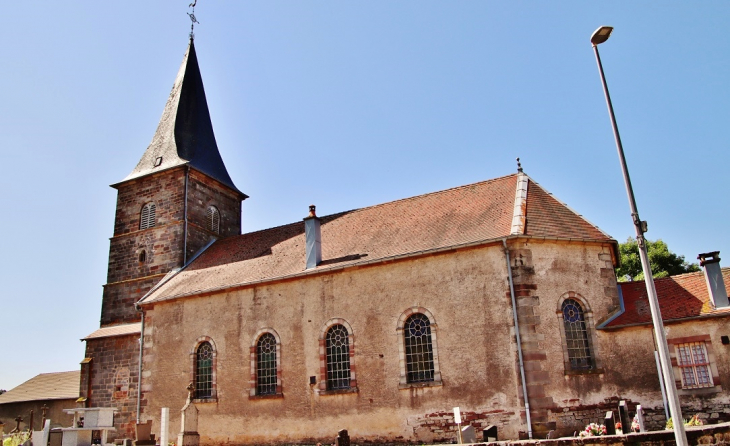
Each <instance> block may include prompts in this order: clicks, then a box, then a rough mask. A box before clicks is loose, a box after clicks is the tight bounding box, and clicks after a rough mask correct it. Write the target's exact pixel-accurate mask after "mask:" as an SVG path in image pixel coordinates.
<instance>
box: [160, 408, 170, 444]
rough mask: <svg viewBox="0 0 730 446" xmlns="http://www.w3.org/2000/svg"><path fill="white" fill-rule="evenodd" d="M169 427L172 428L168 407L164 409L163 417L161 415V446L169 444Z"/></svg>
mask: <svg viewBox="0 0 730 446" xmlns="http://www.w3.org/2000/svg"><path fill="white" fill-rule="evenodd" d="M169 426H170V409H169V408H167V407H163V408H162V415H160V446H167V445H168V443H169V440H168V438H169V436H170V435H169V432H168V431H169Z"/></svg>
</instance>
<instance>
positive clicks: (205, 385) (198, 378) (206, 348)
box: [195, 341, 213, 400]
mask: <svg viewBox="0 0 730 446" xmlns="http://www.w3.org/2000/svg"><path fill="white" fill-rule="evenodd" d="M212 397H213V346H211V345H210V342H207V341H205V342H201V343H200V344H199V345H198V348H197V350H196V352H195V399H200V400H203V399H210V398H212Z"/></svg>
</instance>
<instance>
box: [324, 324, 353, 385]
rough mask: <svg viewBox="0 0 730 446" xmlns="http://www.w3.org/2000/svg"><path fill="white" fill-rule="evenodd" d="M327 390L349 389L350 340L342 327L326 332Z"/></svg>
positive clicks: (331, 328)
mask: <svg viewBox="0 0 730 446" xmlns="http://www.w3.org/2000/svg"><path fill="white" fill-rule="evenodd" d="M325 339H326V348H327V390H337V389H349V388H350V339H349V333H348V332H347V329H346V328H345V326H344V325H341V324H335V325H333V326H331V327H330V329H329V330H327V336H326V338H325Z"/></svg>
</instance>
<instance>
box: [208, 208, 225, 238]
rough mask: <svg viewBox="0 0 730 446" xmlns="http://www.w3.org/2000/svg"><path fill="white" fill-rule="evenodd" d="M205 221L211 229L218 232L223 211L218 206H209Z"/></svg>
mask: <svg viewBox="0 0 730 446" xmlns="http://www.w3.org/2000/svg"><path fill="white" fill-rule="evenodd" d="M205 221H206V225H207V227H208V230H209V231H211V232H215V233H216V234H218V233H219V232H220V227H221V213H220V212H219V211H218V208H217V207H215V206H208V211H207V212H206V215H205Z"/></svg>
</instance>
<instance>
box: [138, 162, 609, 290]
mask: <svg viewBox="0 0 730 446" xmlns="http://www.w3.org/2000/svg"><path fill="white" fill-rule="evenodd" d="M520 184H522V185H525V186H526V195H527V196H526V198H525V197H524V196H523V197H520V194H519V193H517V194H516V191H517V192H519V190H518V185H520ZM520 200H524V205H520V206H518V204H519V203H520ZM517 208H520V209H525V211H526V214H525V218H524V221H525V224H524V225H523V226H519V225H518V226H519V227H520V228H521V229H520V230H519V231H518V232H519V233H515V231H514V229H513V228H514V227H513V225H512V222H513V213H515V212H517V210H516V209H517ZM302 211H303V212H302V214H305V212H304V209H302ZM518 235H519V236H528V237H546V238H560V239H572V240H583V241H600V242H612V243H614V244H615V243H616V242H615V241H614V240H612V239H611V237H609V236H608V235H607V234H605V233H604V232H602V231H601V230H600V229H598V228H597V227H595V226H594V225H592V224H591V223H590V222H588V221H587V220H585V219H584V218H582V217H581V216H579V215H578V214H576V213H575V212H573V211H571V210H570V209H569V208H567V206H566V205H564V204H563V203H561V202H559V201H558V200H556V199H555V198H554V197H553V196H552V195H550V194H549V193H548V192H546V191H545V190H544V189H543V188H542V187H540V186H539V185H538V184H537V183H535V182H534V181H530V180H529V177H527V176H526V175H524V174H522V173H520V174H514V175H508V176H505V177H501V178H496V179H493V180H488V181H483V182H480V183H475V184H469V185H466V186H461V187H456V188H453V189H447V190H444V191H440V192H434V193H429V194H425V195H419V196H416V197H412V198H406V199H403V200H397V201H392V202H389V203H384V204H379V205H376V206H370V207H366V208H362V209H355V210H351V211H346V212H341V213H338V214H333V215H329V216H326V217H322V218H321V239H322V259H323V261H322V262H321V264H319V265H318V266H317V267H316V268H314V269H312V270H307V271H305V270H304V268H305V238H304V223H303V222H302V221H300V222H296V223H292V224H288V225H284V226H279V227H275V228H271V229H266V230H263V231H257V232H252V233H248V234H243V235H240V236H235V237H229V238H226V239H222V240H219V241H217V242H215V243H213V244H212V245H211V246H210V247H209V248H208V249H207V250H205V251H204V252H203V253H202V254H200V255H199V256H198V257H197V258H196V259H195V260H193V261H192V262H191V263H190V264H189V265H188V266H187V267H185V268H184V269H183V270H181V271H180V272H178V273H177V274H175V275H173V276H171V277H170V278H168V280H167V281H166V282H165V283H163V284H161V285H160V286H158V287H157V289H156V290H153V291H152V292H151V293H149V294H148V295H147V296H146V297H145V298H144V299H143V300H142V301H141V303H142V304H145V303H150V302H155V301H160V300H165V299H172V298H178V297H183V296H189V295H195V294H200V293H206V292H214V291H218V290H223V289H227V288H231V287H237V286H245V285H250V284H254V283H261V282H266V281H271V280H278V279H283V278H290V277H295V276H297V275H303V274H311V273H312V271H314V272H320V271H325V270H332V269H338V268H341V267H344V266H351V265H362V264H367V263H374V262H378V261H383V260H389V259H394V258H398V257H402V256H410V255H417V254H420V253H426V252H433V251H438V250H441V249H447V248H454V247H459V246H465V245H469V244H479V243H487V242H490V241H496V240H499V239H501V238H505V237H510V236H518Z"/></svg>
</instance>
